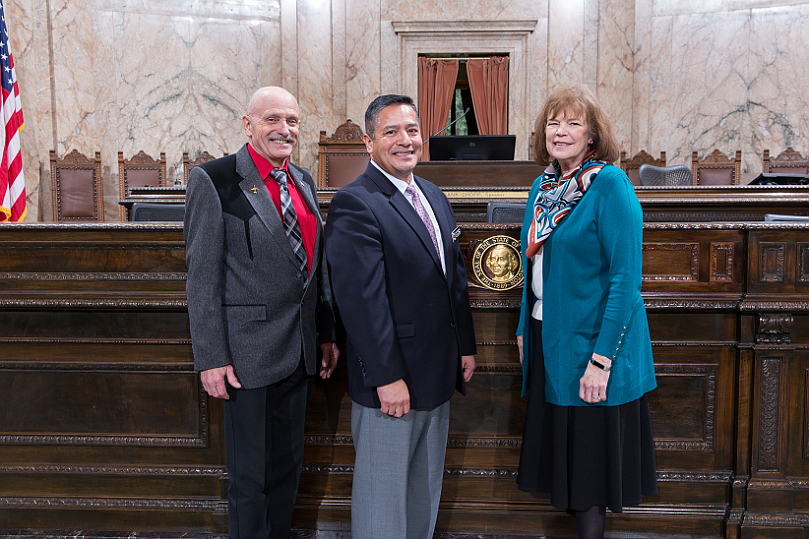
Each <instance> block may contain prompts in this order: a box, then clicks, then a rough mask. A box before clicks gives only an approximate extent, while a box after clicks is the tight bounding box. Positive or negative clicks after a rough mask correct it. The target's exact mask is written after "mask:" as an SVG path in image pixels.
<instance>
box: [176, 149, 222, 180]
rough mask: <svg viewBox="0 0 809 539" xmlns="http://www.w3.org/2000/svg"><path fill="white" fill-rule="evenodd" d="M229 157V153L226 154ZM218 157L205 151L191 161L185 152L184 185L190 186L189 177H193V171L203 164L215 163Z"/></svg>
mask: <svg viewBox="0 0 809 539" xmlns="http://www.w3.org/2000/svg"><path fill="white" fill-rule="evenodd" d="M225 155H227V153H225ZM214 159H216V157H214V156H212V155H211V154H209V153H208V152H206V151H205V150H203V151H201V152H200V153H199V154H197V156H196V157H195V158H194V159H193V160H191V159H189V157H188V152H183V185H188V177H189V176H191V169H192V168H194V167H195V166H197V165H201V164H202V163H207V162H208V161H213V160H214Z"/></svg>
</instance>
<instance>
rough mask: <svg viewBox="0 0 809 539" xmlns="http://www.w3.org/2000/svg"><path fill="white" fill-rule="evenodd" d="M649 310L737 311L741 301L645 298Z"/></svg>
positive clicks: (644, 301)
mask: <svg viewBox="0 0 809 539" xmlns="http://www.w3.org/2000/svg"><path fill="white" fill-rule="evenodd" d="M643 303H644V304H645V305H646V308H647V309H725V310H726V309H737V308H738V307H739V304H740V303H741V300H707V299H706V300H700V299H688V300H686V299H657V298H644V299H643Z"/></svg>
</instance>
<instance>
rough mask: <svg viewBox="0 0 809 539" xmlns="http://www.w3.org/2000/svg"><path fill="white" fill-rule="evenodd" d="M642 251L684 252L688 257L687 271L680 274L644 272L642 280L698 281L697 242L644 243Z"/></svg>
mask: <svg viewBox="0 0 809 539" xmlns="http://www.w3.org/2000/svg"><path fill="white" fill-rule="evenodd" d="M643 251H644V253H645V252H650V251H664V252H682V251H684V252H686V254H690V257H689V260H688V261H689V264H690V267H689V272H688V273H682V274H675V273H669V274H655V275H649V274H646V273H644V274H643V280H644V281H698V280H699V243H644V244H643Z"/></svg>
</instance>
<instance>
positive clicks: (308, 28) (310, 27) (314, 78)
mask: <svg viewBox="0 0 809 539" xmlns="http://www.w3.org/2000/svg"><path fill="white" fill-rule="evenodd" d="M329 4H330V3H329V1H328V0H317V1H309V2H301V3H299V4H298V8H297V12H298V16H297V20H298V36H299V39H298V104H299V105H300V108H301V115H302V118H303V119H304V124H303V127H302V129H301V136H300V141H299V143H298V156H297V158H298V162H299V163H301V164H303V166H306V167H312V164H313V163H315V162H316V160H317V151H318V145H317V143H318V141H319V140H320V138H319V136H320V131H321V130H326V131H332V130H333V129H334V127H336V126H333V125H332V123H333V116H332V109H333V101H332V96H333V81H332V70H331V66H332V58H331V50H332V49H331V44H332V37H331V31H332V23H331V10H330V5H329ZM338 125H339V124H338Z"/></svg>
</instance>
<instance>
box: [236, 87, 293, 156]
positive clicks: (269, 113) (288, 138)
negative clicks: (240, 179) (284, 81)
mask: <svg viewBox="0 0 809 539" xmlns="http://www.w3.org/2000/svg"><path fill="white" fill-rule="evenodd" d="M242 127H243V128H244V134H245V135H247V140H248V141H249V142H250V146H251V147H252V148H253V149H254V150H255V151H256V152H258V154H259V155H261V156H262V157H263V158H264V159H266V160H267V161H269V162H270V164H271V165H272V166H274V167H279V168H280V167H283V166H284V163H285V162H286V160H287V158H289V156H290V155H291V154H292V151H293V150H294V149H295V145H296V144H297V143H298V129H299V128H300V109H299V108H298V101H297V100H296V99H295V96H293V95H292V94H291V93H289V92H288V91H286V90H284V89H283V88H280V87H278V86H266V87H264V88H259V89H258V90H256V93H254V94H253V97H251V98H250V104H249V105H247V113H246V114H245V115H244V116H242Z"/></svg>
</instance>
